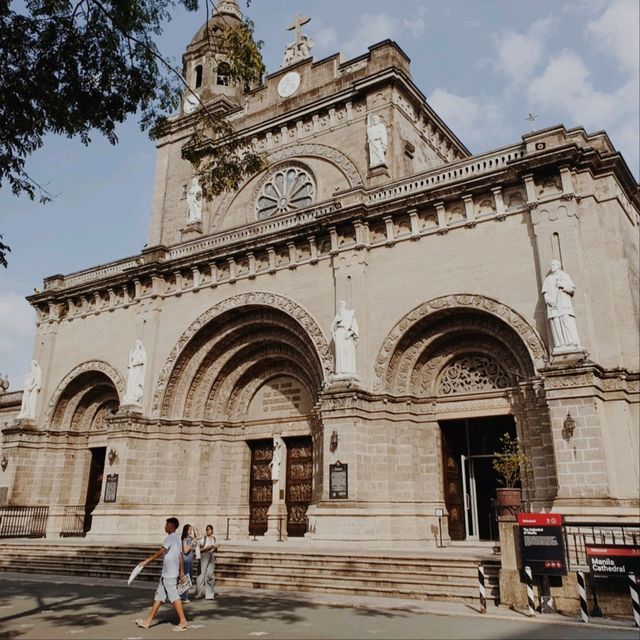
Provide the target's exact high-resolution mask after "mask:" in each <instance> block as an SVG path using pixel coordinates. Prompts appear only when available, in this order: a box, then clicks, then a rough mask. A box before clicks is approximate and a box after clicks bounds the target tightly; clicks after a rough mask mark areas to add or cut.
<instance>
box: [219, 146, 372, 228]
mask: <svg viewBox="0 0 640 640" xmlns="http://www.w3.org/2000/svg"><path fill="white" fill-rule="evenodd" d="M303 156H307V157H308V156H311V157H316V158H322V159H323V160H327V161H328V162H330V163H331V164H333V165H335V166H336V167H337V168H338V169H340V171H341V172H342V173H343V174H344V176H345V178H346V179H347V182H348V183H349V188H350V189H352V188H354V187H361V186H363V185H364V180H363V178H362V176H361V175H360V172H359V171H358V168H357V167H356V165H355V164H354V163H353V162H352V161H351V160H350V159H349V158H348V157H347V156H346V155H345V154H344V153H342V152H341V151H338V150H337V149H334V148H333V147H328V146H327V145H324V144H314V143H306V144H296V145H289V146H288V147H284V148H282V149H278V150H277V151H273V152H271V153H267V162H268V163H269V164H270V165H273V164H277V163H281V162H284V161H286V160H294V159H297V158H301V157H303ZM306 170H307V171H309V169H308V168H306ZM268 175H269V176H270V175H271V171H269V172H268ZM250 180H251V178H250V179H249V180H247V181H246V182H245V183H244V184H243V186H242V187H240V188H239V189H238V190H237V191H234V192H229V193H228V194H227V195H226V196H225V197H224V198H223V200H222V202H221V203H220V206H219V207H218V210H217V211H216V212H215V214H213V216H212V218H211V224H210V226H209V233H214V232H215V231H216V230H217V229H218V228H219V226H220V224H221V222H222V221H223V220H224V217H225V216H226V215H227V211H228V210H229V208H230V207H231V204H232V203H233V201H234V200H235V198H236V196H237V195H238V194H239V193H240V192H241V191H242V189H243V188H244V187H245V186H246V185H247V183H248V182H249V181H250ZM263 180H264V179H263ZM261 184H262V183H261ZM260 186H261V185H260ZM258 191H259V188H258ZM253 202H255V198H254V199H253ZM254 210H255V204H253V206H252V208H251V210H250V215H253V212H254Z"/></svg>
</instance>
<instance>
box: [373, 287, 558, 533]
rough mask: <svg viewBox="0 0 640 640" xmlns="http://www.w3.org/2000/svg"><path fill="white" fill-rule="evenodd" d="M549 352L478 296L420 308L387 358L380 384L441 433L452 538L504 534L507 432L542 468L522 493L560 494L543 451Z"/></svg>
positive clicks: (443, 495)
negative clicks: (417, 404)
mask: <svg viewBox="0 0 640 640" xmlns="http://www.w3.org/2000/svg"><path fill="white" fill-rule="evenodd" d="M544 353H545V352H544V347H543V345H542V343H541V341H540V340H539V338H538V336H537V334H536V333H535V331H534V330H533V329H532V328H531V327H529V326H528V325H527V324H526V323H525V321H524V320H523V319H522V318H521V317H520V316H519V315H518V314H516V313H515V312H513V311H512V310H510V309H508V308H506V307H504V306H503V305H501V304H499V303H497V302H496V301H492V300H488V299H486V298H482V297H480V296H450V297H448V298H444V299H439V300H435V301H431V302H429V303H425V304H424V305H421V307H419V308H418V309H415V310H413V311H412V312H410V313H409V314H407V315H406V316H405V318H403V319H402V320H401V321H400V322H399V323H398V324H397V325H396V327H395V328H394V330H393V331H392V332H391V333H390V335H389V338H388V339H387V341H386V342H385V345H384V347H383V349H382V350H381V352H380V356H379V358H378V362H377V366H376V371H377V373H378V374H379V376H380V378H379V379H380V383H378V384H379V386H380V388H381V389H384V390H385V391H386V392H387V393H391V394H393V395H397V396H409V397H415V398H418V399H420V401H421V402H422V403H424V402H425V401H426V402H428V403H429V405H430V408H431V409H430V411H429V412H428V413H429V416H428V418H427V419H426V420H425V425H428V427H429V428H430V429H435V430H437V435H438V437H439V442H440V449H441V458H440V460H441V467H440V473H439V476H440V478H439V484H440V486H439V487H438V494H439V496H440V499H441V500H442V503H443V504H444V507H445V510H446V514H447V518H448V525H449V526H448V529H449V534H450V536H451V538H452V539H454V540H455V539H457V540H464V539H492V538H495V537H497V527H496V526H495V523H494V521H493V513H492V511H493V510H492V499H493V498H494V497H495V489H496V485H497V482H496V480H497V479H496V474H495V472H494V470H493V467H492V460H493V457H494V454H495V452H496V451H498V450H499V447H500V443H499V440H500V437H501V436H502V435H503V434H505V433H508V434H510V435H512V436H517V438H518V440H519V442H520V443H521V445H522V447H523V449H524V450H525V452H526V453H527V455H528V456H529V458H530V459H532V460H534V459H535V461H536V464H537V465H539V466H535V467H534V468H532V469H527V472H528V475H527V477H526V482H524V483H523V485H524V489H525V490H526V491H529V492H535V490H536V479H537V478H538V477H540V478H541V479H542V480H541V482H540V485H541V487H544V488H543V489H541V491H540V493H541V494H542V492H543V491H547V492H550V490H552V481H551V482H550V478H551V479H552V476H553V477H555V461H554V460H553V456H552V454H551V455H550V454H549V451H548V450H546V451H545V448H544V441H545V438H546V439H547V441H550V437H551V432H550V426H549V416H548V409H546V407H542V406H541V405H540V403H539V402H538V399H537V398H536V394H535V392H534V386H535V384H536V381H537V377H536V367H537V366H539V365H540V364H542V362H543V356H544ZM532 466H533V465H532ZM431 495H433V494H431Z"/></svg>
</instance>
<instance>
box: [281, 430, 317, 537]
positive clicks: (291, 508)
mask: <svg viewBox="0 0 640 640" xmlns="http://www.w3.org/2000/svg"><path fill="white" fill-rule="evenodd" d="M312 482H313V444H312V442H311V437H310V436H308V437H307V436H305V437H302V438H291V439H287V494H286V500H285V502H286V505H287V535H289V536H291V537H296V536H303V535H304V534H305V533H306V532H307V509H308V507H309V503H310V502H311V488H312Z"/></svg>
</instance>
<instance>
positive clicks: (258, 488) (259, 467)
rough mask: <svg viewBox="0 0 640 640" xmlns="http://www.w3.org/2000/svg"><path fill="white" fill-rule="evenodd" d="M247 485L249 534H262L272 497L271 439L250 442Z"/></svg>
mask: <svg viewBox="0 0 640 640" xmlns="http://www.w3.org/2000/svg"><path fill="white" fill-rule="evenodd" d="M249 446H250V447H251V481H250V487H249V535H252V536H263V535H264V534H265V533H266V532H267V529H268V527H269V519H268V513H269V507H270V506H271V501H272V499H273V482H272V481H271V467H270V466H269V464H270V462H271V459H272V458H273V440H260V441H257V442H252V443H250V445H249Z"/></svg>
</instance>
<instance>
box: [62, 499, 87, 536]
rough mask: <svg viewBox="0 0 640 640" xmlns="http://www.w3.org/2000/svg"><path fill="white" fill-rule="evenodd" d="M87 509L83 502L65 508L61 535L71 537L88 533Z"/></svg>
mask: <svg viewBox="0 0 640 640" xmlns="http://www.w3.org/2000/svg"><path fill="white" fill-rule="evenodd" d="M86 510H87V508H86V506H85V505H83V504H81V505H74V506H67V507H65V508H64V513H63V516H62V530H61V531H60V537H62V538H69V537H73V536H78V537H80V536H84V535H86V526H85V525H86V517H87V516H86Z"/></svg>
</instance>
